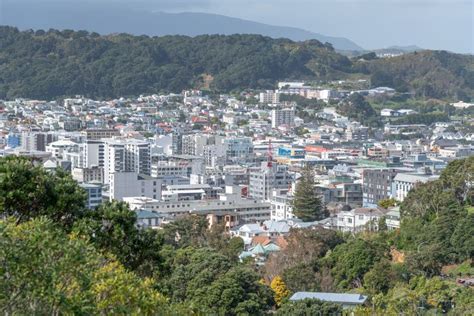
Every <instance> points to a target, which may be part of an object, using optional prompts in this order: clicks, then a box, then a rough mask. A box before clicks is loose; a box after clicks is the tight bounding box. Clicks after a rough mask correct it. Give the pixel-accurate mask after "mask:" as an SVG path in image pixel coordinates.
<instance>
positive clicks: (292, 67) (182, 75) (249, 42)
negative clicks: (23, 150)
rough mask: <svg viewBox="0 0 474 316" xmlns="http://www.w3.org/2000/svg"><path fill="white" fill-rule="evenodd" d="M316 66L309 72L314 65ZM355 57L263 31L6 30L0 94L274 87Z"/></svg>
mask: <svg viewBox="0 0 474 316" xmlns="http://www.w3.org/2000/svg"><path fill="white" fill-rule="evenodd" d="M308 63H310V64H311V68H312V69H314V70H310V68H309V67H307V64H308ZM350 66H351V62H350V61H349V59H347V58H346V57H344V56H342V55H338V54H336V53H335V52H334V49H333V48H332V47H331V46H330V45H328V44H327V45H324V44H322V43H320V42H318V41H315V40H312V41H306V42H302V43H295V42H292V41H290V40H285V39H278V40H274V39H271V38H269V37H264V36H260V35H231V36H221V35H210V36H208V35H204V36H197V37H186V36H164V37H153V38H150V37H148V36H131V35H126V34H119V35H110V36H99V35H98V34H94V33H92V34H90V33H88V32H85V31H79V32H74V31H62V32H60V31H55V30H50V31H48V32H43V31H37V32H19V31H18V30H17V29H15V28H10V27H1V28H0V73H1V75H0V97H5V96H6V97H13V96H20V95H21V96H26V97H34V98H54V97H57V96H62V95H73V94H83V95H89V96H101V97H114V96H121V95H136V94H140V93H150V92H156V91H160V90H167V91H181V90H182V89H185V88H189V87H190V86H193V85H195V84H197V83H198V81H199V80H200V76H202V75H204V74H210V75H211V76H213V78H214V80H213V88H216V89H222V90H231V89H234V88H249V87H252V88H255V87H262V88H270V87H273V84H274V83H275V80H278V79H282V78H313V77H315V75H317V76H320V77H321V78H331V76H334V75H335V74H336V73H338V72H339V71H347V70H348V69H349V68H350Z"/></svg>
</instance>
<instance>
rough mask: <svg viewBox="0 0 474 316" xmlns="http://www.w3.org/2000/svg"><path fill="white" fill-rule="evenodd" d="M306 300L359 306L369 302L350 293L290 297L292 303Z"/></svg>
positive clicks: (310, 294)
mask: <svg viewBox="0 0 474 316" xmlns="http://www.w3.org/2000/svg"><path fill="white" fill-rule="evenodd" d="M306 298H310V299H318V300H321V301H326V302H333V303H341V304H350V305H358V304H363V303H364V302H365V301H366V300H367V296H365V295H362V294H350V293H325V292H296V293H295V294H293V295H292V296H291V297H290V300H291V301H299V300H304V299H306Z"/></svg>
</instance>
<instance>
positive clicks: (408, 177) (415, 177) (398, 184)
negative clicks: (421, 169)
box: [392, 173, 439, 202]
mask: <svg viewBox="0 0 474 316" xmlns="http://www.w3.org/2000/svg"><path fill="white" fill-rule="evenodd" d="M438 178H439V176H433V175H426V174H411V173H398V174H397V175H396V176H395V178H394V179H393V190H392V191H393V192H392V196H393V197H394V198H395V199H397V200H398V201H400V202H401V201H403V200H404V199H405V198H406V197H407V195H408V193H409V192H410V191H411V190H412V189H413V188H415V187H416V186H417V185H418V184H420V183H426V182H428V181H434V180H437V179H438Z"/></svg>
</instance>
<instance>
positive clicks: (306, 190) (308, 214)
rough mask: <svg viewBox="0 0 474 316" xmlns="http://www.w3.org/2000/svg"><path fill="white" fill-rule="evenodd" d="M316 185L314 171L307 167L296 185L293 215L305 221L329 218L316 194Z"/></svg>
mask: <svg viewBox="0 0 474 316" xmlns="http://www.w3.org/2000/svg"><path fill="white" fill-rule="evenodd" d="M315 185H316V184H315V181H314V172H313V170H312V169H311V167H305V168H304V169H303V171H302V174H301V178H300V179H299V180H298V183H297V184H296V190H295V193H294V197H293V203H292V206H293V213H294V214H295V216H296V217H298V218H299V219H301V220H303V221H315V220H321V219H324V218H326V217H327V216H328V212H327V210H326V209H325V207H324V205H323V203H322V201H321V198H320V197H319V196H318V195H317V194H316V191H315Z"/></svg>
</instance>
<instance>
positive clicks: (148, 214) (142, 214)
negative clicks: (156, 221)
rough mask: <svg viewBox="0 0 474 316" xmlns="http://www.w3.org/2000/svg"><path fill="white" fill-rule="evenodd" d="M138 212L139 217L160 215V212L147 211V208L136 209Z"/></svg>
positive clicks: (156, 216)
mask: <svg viewBox="0 0 474 316" xmlns="http://www.w3.org/2000/svg"><path fill="white" fill-rule="evenodd" d="M136 214H137V219H143V218H158V217H160V216H159V215H158V214H156V213H154V212H151V211H147V210H138V211H136Z"/></svg>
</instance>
